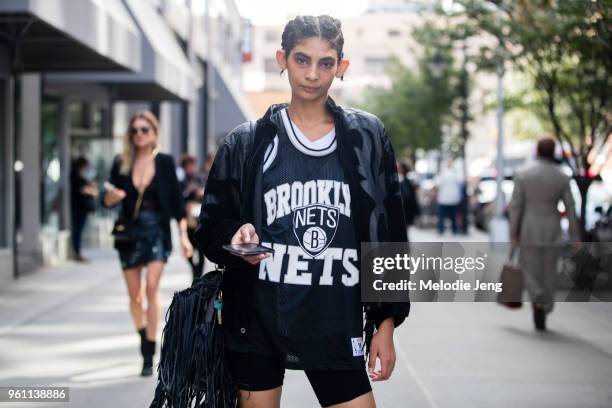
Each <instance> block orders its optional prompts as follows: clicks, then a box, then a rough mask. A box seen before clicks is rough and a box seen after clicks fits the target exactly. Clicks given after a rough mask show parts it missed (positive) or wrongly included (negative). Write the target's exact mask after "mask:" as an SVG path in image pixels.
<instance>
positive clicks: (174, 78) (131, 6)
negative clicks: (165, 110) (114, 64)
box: [49, 0, 201, 101]
mask: <svg viewBox="0 0 612 408" xmlns="http://www.w3.org/2000/svg"><path fill="white" fill-rule="evenodd" d="M125 3H126V5H127V6H128V10H129V12H130V14H131V16H132V18H133V20H134V22H135V23H136V25H137V26H138V29H139V31H140V33H141V36H142V52H141V55H142V61H141V66H142V68H141V69H140V71H138V72H134V73H108V72H99V73H83V74H77V75H53V76H49V80H58V81H83V82H88V81H89V82H97V83H101V84H105V85H108V86H109V87H110V89H111V95H112V98H113V99H115V100H124V101H152V100H184V101H188V100H192V99H193V98H194V97H195V90H196V89H197V88H198V87H199V86H200V85H201V81H200V79H199V78H198V76H197V75H196V74H195V73H194V71H193V70H192V68H191V65H190V63H189V61H188V60H187V57H186V56H185V53H184V52H183V50H182V49H181V47H180V46H179V44H178V42H177V40H176V38H175V37H174V34H173V33H172V31H171V29H170V28H169V27H168V25H167V24H166V23H165V22H164V20H163V18H162V16H161V15H160V14H159V13H158V12H157V10H155V9H154V8H153V6H152V5H151V4H150V3H149V2H148V1H142V0H125Z"/></svg>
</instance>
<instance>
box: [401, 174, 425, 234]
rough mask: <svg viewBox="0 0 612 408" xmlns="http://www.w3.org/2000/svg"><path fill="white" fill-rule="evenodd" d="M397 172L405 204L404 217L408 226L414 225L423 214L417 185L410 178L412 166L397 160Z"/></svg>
mask: <svg viewBox="0 0 612 408" xmlns="http://www.w3.org/2000/svg"><path fill="white" fill-rule="evenodd" d="M397 174H398V177H399V185H400V193H401V196H402V203H403V204H404V218H405V219H406V227H407V228H410V226H412V225H414V223H415V221H416V219H417V218H418V217H419V216H420V215H421V205H420V204H419V200H418V196H417V191H416V187H415V186H414V184H413V183H412V180H410V177H409V175H410V166H409V165H408V164H407V163H404V162H397Z"/></svg>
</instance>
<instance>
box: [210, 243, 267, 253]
mask: <svg viewBox="0 0 612 408" xmlns="http://www.w3.org/2000/svg"><path fill="white" fill-rule="evenodd" d="M222 248H223V249H225V250H226V251H229V252H231V253H232V254H236V255H242V256H249V255H260V254H273V253H274V250H273V249H272V248H268V247H265V246H263V245H259V244H226V245H223V247H222Z"/></svg>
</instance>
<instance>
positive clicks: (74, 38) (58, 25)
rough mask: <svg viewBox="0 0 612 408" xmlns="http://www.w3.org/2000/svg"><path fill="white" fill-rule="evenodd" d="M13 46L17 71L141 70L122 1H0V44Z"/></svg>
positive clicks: (133, 33)
mask: <svg viewBox="0 0 612 408" xmlns="http://www.w3.org/2000/svg"><path fill="white" fill-rule="evenodd" d="M16 39H18V40H17V43H15V40H16ZM14 44H17V47H16V50H17V53H16V55H15V56H14V61H13V63H14V65H15V66H16V68H17V69H19V70H20V71H22V72H28V71H30V72H32V71H75V70H77V71H88V70H113V71H126V70H131V71H137V70H139V69H140V68H141V41H140V33H139V32H138V28H137V27H136V26H135V24H134V23H133V20H132V18H131V17H130V15H129V13H128V11H127V9H126V8H125V5H124V4H123V2H122V1H121V0H79V1H74V0H2V1H0V45H3V46H4V47H6V48H10V47H11V46H13V45H14Z"/></svg>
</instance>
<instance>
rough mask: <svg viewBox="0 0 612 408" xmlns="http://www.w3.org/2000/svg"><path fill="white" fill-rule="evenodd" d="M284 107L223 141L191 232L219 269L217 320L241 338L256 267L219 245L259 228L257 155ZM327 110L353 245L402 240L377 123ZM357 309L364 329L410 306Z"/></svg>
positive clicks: (390, 161) (390, 160) (388, 150)
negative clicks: (346, 192) (244, 229)
mask: <svg viewBox="0 0 612 408" xmlns="http://www.w3.org/2000/svg"><path fill="white" fill-rule="evenodd" d="M286 106H287V105H286V104H280V105H272V106H271V107H270V108H269V109H268V111H267V112H266V114H265V115H264V117H262V118H261V119H259V120H258V121H257V122H256V123H255V124H254V123H252V122H247V123H244V124H242V125H240V126H238V127H237V128H235V129H234V130H232V131H231V132H230V133H229V135H228V136H227V137H226V138H225V141H224V142H223V144H222V145H221V146H220V147H219V149H218V151H217V155H216V157H215V161H214V164H213V166H212V168H211V171H210V174H209V176H208V181H207V184H206V190H205V191H206V192H205V195H204V199H203V201H202V209H201V212H200V222H199V225H198V228H197V230H196V239H197V241H198V243H199V245H200V247H201V249H202V251H203V252H204V254H205V255H206V256H207V257H208V259H210V260H211V261H212V262H215V263H217V264H219V265H223V266H225V267H226V272H225V277H224V292H223V299H224V302H223V316H224V319H223V321H224V322H225V323H226V325H227V327H228V328H229V330H232V331H235V332H236V333H241V334H242V335H247V334H248V330H247V329H248V327H249V326H248V323H249V321H250V318H251V311H252V310H253V307H254V303H253V301H254V296H253V293H254V288H255V280H256V279H257V267H255V266H252V265H251V264H249V263H247V262H245V261H243V260H242V259H241V258H238V257H236V256H234V255H231V254H229V253H228V252H226V251H225V250H223V249H222V248H221V247H222V245H223V244H228V243H229V242H230V240H231V238H232V236H233V235H234V234H235V233H236V231H237V230H238V229H239V228H240V226H241V225H243V224H245V223H252V224H253V225H254V226H255V230H256V231H258V232H259V231H261V223H262V211H263V209H262V201H263V200H262V196H263V192H262V175H263V156H264V153H265V150H266V148H267V146H268V145H269V144H270V142H272V140H273V138H274V136H275V135H276V131H277V128H278V127H279V126H283V125H282V119H281V117H280V115H279V112H280V111H281V110H282V109H283V108H285V107H286ZM327 107H328V109H330V111H331V112H332V113H333V114H334V118H335V123H336V135H337V143H338V155H339V158H340V164H341V166H342V168H343V171H344V174H345V176H346V179H347V183H348V184H349V186H350V189H351V213H352V214H353V215H354V220H353V221H354V226H355V235H356V238H357V242H406V241H407V233H406V223H405V221H404V215H403V207H402V201H401V197H400V192H399V185H398V177H397V172H396V167H395V157H394V154H393V149H392V147H391V143H390V141H389V138H388V136H387V133H386V130H385V128H384V126H383V124H382V123H381V122H380V120H379V119H378V118H377V117H376V116H374V115H372V114H369V113H367V112H363V111H359V110H355V109H343V108H341V107H339V106H337V105H336V104H335V103H334V102H333V100H331V98H328V101H327ZM252 126H254V127H255V129H254V130H255V131H254V132H253V131H252V129H251V127H252ZM364 310H365V312H366V317H367V320H368V322H369V323H370V326H373V325H376V326H378V324H379V323H380V322H382V321H383V320H385V319H386V318H388V317H393V318H394V322H395V325H396V326H397V325H399V324H401V323H402V322H403V320H404V318H405V317H406V316H408V313H409V311H410V303H378V304H366V305H364Z"/></svg>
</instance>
